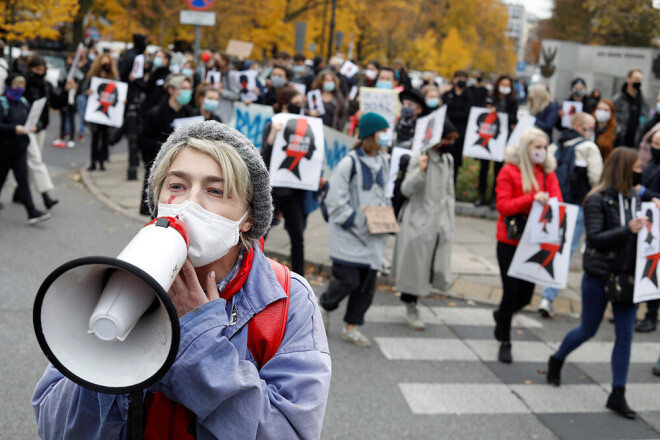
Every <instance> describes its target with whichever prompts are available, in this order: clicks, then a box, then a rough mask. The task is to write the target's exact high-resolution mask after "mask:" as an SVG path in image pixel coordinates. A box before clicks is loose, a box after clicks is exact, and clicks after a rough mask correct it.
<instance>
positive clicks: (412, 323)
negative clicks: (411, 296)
mask: <svg viewBox="0 0 660 440" xmlns="http://www.w3.org/2000/svg"><path fill="white" fill-rule="evenodd" d="M406 322H407V323H408V327H410V328H411V329H413V330H419V331H422V330H424V329H426V325H425V324H424V321H422V319H421V318H420V317H419V310H418V309H417V304H416V303H406Z"/></svg>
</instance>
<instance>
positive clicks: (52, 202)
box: [41, 192, 60, 211]
mask: <svg viewBox="0 0 660 440" xmlns="http://www.w3.org/2000/svg"><path fill="white" fill-rule="evenodd" d="M41 197H42V198H43V199H44V205H46V209H48V210H49V211H50V208H52V207H53V206H55V205H57V204H58V203H59V202H60V201H59V200H57V199H51V198H50V195H48V192H45V193H41Z"/></svg>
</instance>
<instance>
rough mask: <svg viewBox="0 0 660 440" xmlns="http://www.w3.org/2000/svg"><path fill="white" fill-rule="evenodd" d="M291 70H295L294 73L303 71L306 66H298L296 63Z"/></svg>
mask: <svg viewBox="0 0 660 440" xmlns="http://www.w3.org/2000/svg"><path fill="white" fill-rule="evenodd" d="M291 70H292V71H293V73H303V72H304V71H305V66H298V65H297V64H296V65H293V66H291Z"/></svg>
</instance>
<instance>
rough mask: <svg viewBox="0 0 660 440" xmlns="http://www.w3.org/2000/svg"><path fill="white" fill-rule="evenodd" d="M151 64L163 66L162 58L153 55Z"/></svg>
mask: <svg viewBox="0 0 660 440" xmlns="http://www.w3.org/2000/svg"><path fill="white" fill-rule="evenodd" d="M153 65H154V67H156V68H158V67H162V66H163V59H162V58H161V57H155V58H154V60H153Z"/></svg>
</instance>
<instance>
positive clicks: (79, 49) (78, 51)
mask: <svg viewBox="0 0 660 440" xmlns="http://www.w3.org/2000/svg"><path fill="white" fill-rule="evenodd" d="M84 49H85V45H84V44H82V43H78V47H77V48H76V57H75V58H74V59H73V63H71V67H69V73H68V74H67V76H66V80H67V81H71V80H72V79H73V77H74V74H75V72H76V69H77V68H78V61H80V57H81V56H82V51H83V50H84Z"/></svg>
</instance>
